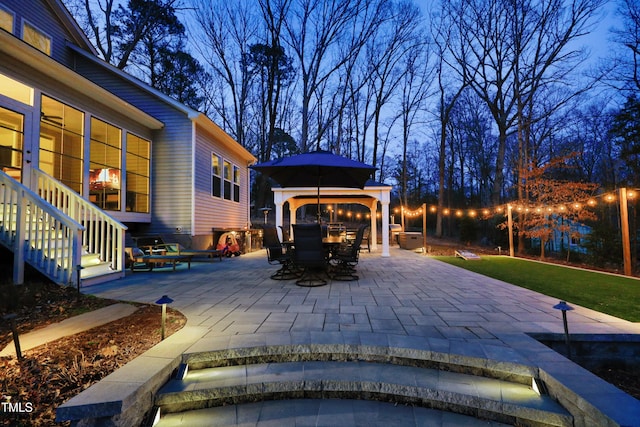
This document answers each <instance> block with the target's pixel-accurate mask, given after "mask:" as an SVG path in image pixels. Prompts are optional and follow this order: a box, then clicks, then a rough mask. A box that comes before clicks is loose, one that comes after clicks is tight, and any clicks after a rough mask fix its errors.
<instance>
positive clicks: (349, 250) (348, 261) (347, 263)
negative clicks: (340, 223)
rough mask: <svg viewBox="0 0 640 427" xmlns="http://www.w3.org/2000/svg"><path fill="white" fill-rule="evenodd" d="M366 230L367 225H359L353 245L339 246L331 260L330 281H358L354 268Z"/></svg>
mask: <svg viewBox="0 0 640 427" xmlns="http://www.w3.org/2000/svg"><path fill="white" fill-rule="evenodd" d="M367 228H368V226H367V225H361V226H360V227H359V228H358V231H357V232H356V238H355V240H354V241H353V243H350V244H347V245H344V246H341V247H340V248H339V249H338V251H337V252H336V253H335V254H334V256H333V257H332V258H331V262H332V263H333V268H332V271H331V279H332V280H340V281H352V280H358V279H359V277H358V276H357V275H356V274H355V272H356V269H355V267H356V265H357V264H358V260H359V257H360V246H362V240H363V238H364V234H365V231H366V229H367Z"/></svg>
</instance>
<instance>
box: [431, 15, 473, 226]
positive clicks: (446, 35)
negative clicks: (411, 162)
mask: <svg viewBox="0 0 640 427" xmlns="http://www.w3.org/2000/svg"><path fill="white" fill-rule="evenodd" d="M446 4H447V3H443V10H441V11H440V12H438V13H432V16H431V30H432V37H433V42H434V46H435V48H436V52H435V54H436V65H435V69H436V77H437V83H438V104H437V112H436V116H437V119H438V123H439V132H438V136H439V145H438V211H437V216H436V231H435V235H436V236H437V237H442V235H443V227H442V221H443V216H442V213H443V212H444V206H445V203H446V200H447V199H448V198H447V197H445V188H446V182H445V181H446V170H447V168H446V160H447V155H446V152H447V132H448V128H449V123H450V121H451V112H452V110H453V108H454V107H455V105H456V102H457V100H458V98H459V97H460V95H461V94H462V92H463V91H464V89H465V88H466V86H467V82H466V81H465V80H464V76H465V75H464V73H462V75H459V76H458V79H448V78H447V76H448V77H451V76H455V75H456V73H455V72H454V71H453V70H454V69H455V68H456V64H452V63H451V62H455V56H449V54H450V52H452V51H456V52H460V56H459V57H461V58H464V57H465V49H466V46H465V45H464V44H460V45H456V46H452V45H451V44H452V43H456V42H457V43H462V38H461V37H459V36H458V35H456V33H455V32H456V31H459V30H460V28H459V27H456V26H455V25H454V24H455V22H454V21H452V20H451V18H452V15H450V14H449V13H447V12H448V10H446V9H444V8H445V7H446Z"/></svg>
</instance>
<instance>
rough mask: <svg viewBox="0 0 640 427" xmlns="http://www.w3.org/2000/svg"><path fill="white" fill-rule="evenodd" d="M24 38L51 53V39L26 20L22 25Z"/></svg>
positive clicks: (37, 47) (41, 49)
mask: <svg viewBox="0 0 640 427" xmlns="http://www.w3.org/2000/svg"><path fill="white" fill-rule="evenodd" d="M22 40H24V41H25V42H27V43H29V44H30V45H31V46H33V47H35V48H36V49H38V50H40V51H42V52H44V53H46V54H47V55H51V39H50V38H49V37H47V36H46V35H45V34H44V33H43V32H42V31H40V30H38V29H37V28H35V27H34V26H32V25H30V24H28V23H26V22H25V23H24V25H23V26H22Z"/></svg>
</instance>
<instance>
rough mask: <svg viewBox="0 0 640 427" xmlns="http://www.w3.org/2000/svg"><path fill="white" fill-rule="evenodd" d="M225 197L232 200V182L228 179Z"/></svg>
mask: <svg viewBox="0 0 640 427" xmlns="http://www.w3.org/2000/svg"><path fill="white" fill-rule="evenodd" d="M224 198H225V199H226V200H231V182H229V181H227V180H225V181H224Z"/></svg>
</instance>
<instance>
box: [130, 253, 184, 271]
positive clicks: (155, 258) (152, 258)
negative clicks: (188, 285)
mask: <svg viewBox="0 0 640 427" xmlns="http://www.w3.org/2000/svg"><path fill="white" fill-rule="evenodd" d="M191 258H192V256H191V255H143V256H139V257H136V258H134V261H135V262H141V263H145V264H147V265H148V266H149V271H151V270H153V267H154V265H156V264H162V265H163V266H164V264H172V265H173V271H176V264H177V263H179V262H186V263H187V266H188V268H189V270H191ZM131 271H134V270H133V264H132V267H131Z"/></svg>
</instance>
